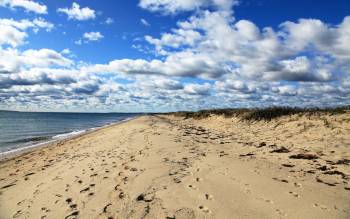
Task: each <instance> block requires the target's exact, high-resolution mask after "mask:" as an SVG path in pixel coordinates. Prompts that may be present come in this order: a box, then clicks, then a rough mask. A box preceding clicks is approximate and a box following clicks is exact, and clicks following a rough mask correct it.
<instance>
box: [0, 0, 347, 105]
mask: <svg viewBox="0 0 350 219" xmlns="http://www.w3.org/2000/svg"><path fill="white" fill-rule="evenodd" d="M349 104H350V4H349V3H348V1H347V0H333V1H329V0H318V1H317V4H315V1H314V0H294V1H290V0H279V1H276V0H128V1H124V0H77V1H68V0H60V1H44V0H0V109H3V110H20V111H67V112H68V111H69V112H165V111H179V110H199V109H209V108H237V107H268V106H297V107H334V106H342V105H349Z"/></svg>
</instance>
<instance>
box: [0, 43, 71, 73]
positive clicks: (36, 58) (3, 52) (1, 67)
mask: <svg viewBox="0 0 350 219" xmlns="http://www.w3.org/2000/svg"><path fill="white" fill-rule="evenodd" d="M71 65H73V61H72V60H70V59H68V58H65V57H64V56H63V55H61V54H60V53H58V52H56V51H54V50H50V49H40V50H32V49H29V50H25V51H23V52H19V51H18V50H16V49H12V48H8V49H0V74H1V73H3V74H4V73H6V74H11V73H18V72H20V71H23V70H27V69H30V68H37V67H69V66H71Z"/></svg>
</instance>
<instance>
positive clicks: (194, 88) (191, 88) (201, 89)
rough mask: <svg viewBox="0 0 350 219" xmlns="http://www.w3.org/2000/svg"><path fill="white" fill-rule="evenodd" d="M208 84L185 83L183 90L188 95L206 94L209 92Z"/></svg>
mask: <svg viewBox="0 0 350 219" xmlns="http://www.w3.org/2000/svg"><path fill="white" fill-rule="evenodd" d="M210 88H211V86H210V84H208V83H205V84H187V85H185V88H184V91H185V93H187V94H190V95H208V94H209V92H210Z"/></svg>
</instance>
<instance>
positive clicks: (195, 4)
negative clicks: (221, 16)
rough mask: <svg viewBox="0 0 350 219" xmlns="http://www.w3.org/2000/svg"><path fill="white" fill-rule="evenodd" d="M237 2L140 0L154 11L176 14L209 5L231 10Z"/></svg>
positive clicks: (141, 4) (234, 0)
mask: <svg viewBox="0 0 350 219" xmlns="http://www.w3.org/2000/svg"><path fill="white" fill-rule="evenodd" d="M237 3H238V1H236V0H163V1H159V0H140V2H139V6H140V7H141V8H143V9H147V10H149V11H152V12H161V13H163V14H176V13H179V12H182V11H192V10H197V9H200V8H203V7H209V6H214V7H216V8H218V9H220V10H227V11H230V10H231V8H232V6H233V5H235V4H237Z"/></svg>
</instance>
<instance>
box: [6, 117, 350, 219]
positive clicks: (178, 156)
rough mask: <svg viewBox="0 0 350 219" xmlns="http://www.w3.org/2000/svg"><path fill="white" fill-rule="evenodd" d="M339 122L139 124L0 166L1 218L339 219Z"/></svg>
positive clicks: (344, 206)
mask: <svg viewBox="0 0 350 219" xmlns="http://www.w3.org/2000/svg"><path fill="white" fill-rule="evenodd" d="M348 116H349V114H345V115H333V116H324V117H322V118H321V117H319V116H314V117H305V116H301V117H300V116H298V115H296V116H291V117H283V118H279V119H276V120H273V121H270V122H264V121H261V122H252V123H248V122H244V121H241V120H240V119H239V118H235V117H233V118H224V117H222V116H210V117H208V118H205V119H199V120H196V119H192V118H188V119H184V118H183V117H175V116H167V115H153V116H148V115H147V116H139V117H137V118H134V119H132V120H130V121H127V122H122V123H119V124H115V125H111V126H108V127H104V128H101V129H99V130H94V131H92V132H91V133H89V134H83V135H81V136H79V137H74V138H72V139H69V140H64V141H62V142H60V143H57V144H52V145H51V146H50V147H40V148H38V149H35V150H31V151H30V152H28V153H26V154H23V155H21V156H17V157H14V158H11V159H8V160H6V161H3V162H0V212H1V216H2V217H4V218H13V217H14V218H53V217H54V218H114V219H121V218H146V219H151V218H167V217H168V218H176V219H179V218H180V219H181V218H232V217H236V218H243V217H244V218H276V219H277V218H319V219H322V218H344V219H345V218H349V217H350V205H349V203H350V198H349V197H350V196H349V194H350V177H349V176H350V166H349V164H350V163H349V162H350V152H349V150H348V149H349V145H350V137H349V136H350V135H349V134H350V133H349V132H350V122H348V120H347V119H348ZM325 120H327V123H325V122H324V121H325ZM315 191H321V192H315Z"/></svg>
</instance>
